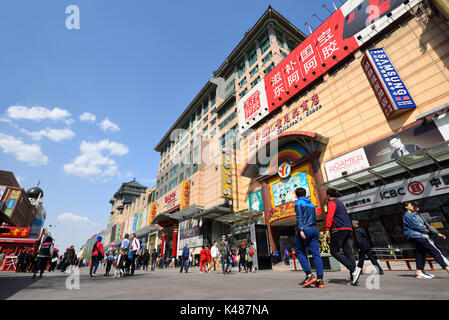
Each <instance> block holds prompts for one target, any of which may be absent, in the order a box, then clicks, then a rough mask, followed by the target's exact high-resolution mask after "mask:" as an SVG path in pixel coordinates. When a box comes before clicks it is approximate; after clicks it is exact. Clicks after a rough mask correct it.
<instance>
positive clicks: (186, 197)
mask: <svg viewBox="0 0 449 320" xmlns="http://www.w3.org/2000/svg"><path fill="white" fill-rule="evenodd" d="M189 205H190V181H189V180H183V181H182V185H181V205H180V209H179V210H183V209H185V208H187V207H188V206H189Z"/></svg>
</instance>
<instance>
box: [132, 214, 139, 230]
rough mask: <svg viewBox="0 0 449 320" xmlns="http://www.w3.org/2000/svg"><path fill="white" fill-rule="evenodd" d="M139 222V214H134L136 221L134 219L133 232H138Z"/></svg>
mask: <svg viewBox="0 0 449 320" xmlns="http://www.w3.org/2000/svg"><path fill="white" fill-rule="evenodd" d="M138 220H139V214H138V213H137V212H136V213H134V219H133V224H132V229H131V232H135V231H136V229H137V221H138Z"/></svg>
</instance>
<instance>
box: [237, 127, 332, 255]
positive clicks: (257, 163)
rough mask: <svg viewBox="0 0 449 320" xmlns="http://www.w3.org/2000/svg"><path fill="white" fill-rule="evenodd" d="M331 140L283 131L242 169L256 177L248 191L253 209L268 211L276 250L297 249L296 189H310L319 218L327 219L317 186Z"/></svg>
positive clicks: (269, 228) (266, 219)
mask: <svg viewBox="0 0 449 320" xmlns="http://www.w3.org/2000/svg"><path fill="white" fill-rule="evenodd" d="M327 141H328V139H326V138H325V137H322V136H320V135H318V134H316V133H309V132H302V131H292V132H285V133H279V134H278V135H277V136H275V137H273V138H271V139H270V140H268V142H266V143H265V144H264V145H262V146H261V147H260V148H258V149H257V150H256V151H255V153H254V154H253V155H252V157H250V159H249V160H248V162H247V164H246V165H245V166H244V168H243V170H242V173H241V175H242V176H245V177H248V178H252V179H253V180H254V182H253V183H252V187H253V188H254V191H252V192H250V193H249V194H248V199H249V202H250V208H251V207H259V209H262V210H263V211H264V218H265V219H264V223H265V225H267V226H268V234H269V239H270V246H271V249H272V250H273V252H274V251H276V250H280V251H283V250H284V249H288V250H291V249H292V248H294V237H295V226H296V213H295V208H294V202H295V201H296V195H295V189H297V188H304V189H305V190H306V191H307V196H308V197H309V198H310V199H311V201H312V203H313V204H314V205H315V206H316V208H317V220H318V221H320V222H322V221H323V217H322V203H323V201H324V196H323V194H322V192H321V193H320V191H319V190H317V189H315V187H314V186H315V185H317V184H318V183H321V182H322V181H323V180H322V179H323V177H322V175H321V171H320V167H319V158H320V155H321V151H322V150H323V148H324V147H325V145H326V143H327ZM259 188H260V189H259ZM320 227H322V223H321V225H320Z"/></svg>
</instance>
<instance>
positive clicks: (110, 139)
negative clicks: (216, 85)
mask: <svg viewBox="0 0 449 320" xmlns="http://www.w3.org/2000/svg"><path fill="white" fill-rule="evenodd" d="M334 2H335V4H336V5H337V6H339V5H341V3H340V1H339V0H337V1H334ZM323 3H324V4H326V5H327V7H328V8H332V2H331V1H330V0H321V1H305V0H296V1H295V0H282V1H280V0H278V1H264V0H253V1H241V0H240V1H234V0H228V1H202V0H201V1H175V2H169V3H168V2H164V1H148V0H133V1H124V0H117V1H103V0H71V1H65V0H41V1H32V0H29V1H23V0H5V1H2V2H1V3H0V39H1V40H0V41H1V48H2V50H1V53H0V70H1V72H0V169H1V170H7V171H12V172H14V174H15V175H16V177H17V178H18V179H19V183H20V185H21V186H22V187H23V188H25V189H28V188H30V187H33V186H35V185H36V183H37V181H38V180H40V181H41V184H40V186H41V187H42V189H43V190H44V193H45V198H44V201H45V207H46V209H47V221H46V225H47V226H48V225H55V227H53V228H52V233H53V235H54V236H55V238H56V246H57V247H59V248H65V247H68V246H69V245H71V244H74V245H75V248H76V249H77V250H78V249H79V248H80V246H81V245H82V244H84V243H85V241H86V239H87V238H88V237H90V236H91V235H93V234H94V233H96V232H99V231H101V230H103V229H104V228H105V227H106V225H107V221H108V218H109V212H110V204H109V203H108V201H109V200H110V198H111V197H112V195H113V194H114V192H115V191H116V190H117V189H118V188H119V187H120V185H121V183H122V182H125V181H130V180H132V179H133V178H134V177H136V179H137V180H138V181H139V182H140V183H142V184H144V185H147V186H153V185H154V181H155V178H156V175H157V167H158V160H159V154H158V153H156V152H155V151H154V150H153V149H154V146H155V145H156V144H157V143H158V142H159V140H160V139H161V138H162V136H163V135H164V134H165V132H166V130H167V129H168V128H170V126H171V125H172V124H173V122H174V121H175V120H176V118H177V116H178V115H180V114H181V113H182V111H183V110H184V109H185V107H186V106H187V105H188V104H189V103H190V101H191V100H192V99H193V97H194V96H195V95H196V94H197V92H198V91H199V90H200V89H201V88H202V86H203V85H204V84H205V83H206V82H207V80H208V78H209V76H210V75H211V73H212V72H213V71H214V70H216V69H217V68H218V67H219V66H220V65H221V63H222V62H223V60H224V59H225V58H226V57H227V55H228V54H229V53H230V52H231V51H232V49H233V48H234V47H235V45H237V43H238V42H239V41H240V40H241V39H242V37H243V35H244V33H245V32H246V31H247V30H248V29H249V28H251V27H252V26H253V25H254V23H255V22H256V21H257V20H258V19H259V18H260V16H261V15H262V14H263V13H264V12H265V10H266V9H267V8H268V5H269V4H271V6H272V7H273V8H274V9H276V10H277V11H279V12H280V13H281V14H283V15H284V16H285V17H286V18H287V19H289V20H290V21H291V22H292V23H293V24H294V25H296V26H297V27H299V28H300V29H301V30H303V31H304V32H306V34H308V31H306V29H305V27H304V22H305V21H308V22H309V23H310V24H311V25H312V26H314V27H317V26H318V24H319V21H318V20H317V19H316V18H315V17H312V14H313V13H314V12H316V13H317V14H318V15H319V16H320V17H321V18H322V19H323V20H324V19H325V18H327V16H328V15H329V13H328V12H327V11H326V9H324V8H322V7H321V5H322V4H323ZM69 5H76V6H78V8H79V10H80V29H79V30H68V29H67V28H66V25H65V23H66V19H67V17H68V16H69V15H68V14H66V13H65V11H66V7H67V6H69ZM217 21H219V23H217ZM82 115H83V116H82ZM81 116H82V117H81Z"/></svg>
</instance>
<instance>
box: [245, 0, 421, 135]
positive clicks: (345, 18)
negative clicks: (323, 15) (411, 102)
mask: <svg viewBox="0 0 449 320" xmlns="http://www.w3.org/2000/svg"><path fill="white" fill-rule="evenodd" d="M419 2H421V0H411V1H409V2H408V4H407V5H405V4H404V1H401V0H396V1H386V0H353V1H347V2H346V3H344V4H343V5H342V6H341V7H340V8H339V9H338V10H337V11H335V12H334V13H333V14H332V15H331V16H330V17H329V18H328V19H327V20H326V21H324V22H323V23H322V24H321V25H320V26H319V27H318V28H317V29H316V30H315V31H314V32H313V33H312V34H311V35H310V36H308V37H307V38H306V39H305V40H304V41H303V42H302V43H301V44H300V45H299V46H298V47H296V48H295V49H294V50H293V51H292V52H290V54H289V55H288V56H287V57H285V58H284V59H283V60H282V61H281V62H280V63H279V64H278V65H277V66H276V67H275V68H273V70H271V71H270V72H269V73H268V74H267V75H266V76H265V77H264V81H263V82H264V84H265V86H264V87H265V88H264V89H265V92H266V100H267V104H268V113H270V112H272V111H274V110H276V109H277V108H278V107H280V106H282V105H283V104H284V103H285V102H286V101H288V100H289V99H290V98H291V97H293V96H294V95H295V94H297V93H298V92H300V91H302V90H303V89H304V88H306V87H308V86H309V85H311V84H312V83H313V82H315V80H317V79H319V78H320V77H321V76H322V75H324V74H325V73H326V72H328V71H329V70H330V69H331V68H333V67H334V66H335V65H336V64H338V63H340V62H341V61H343V60H345V58H347V57H349V55H351V54H352V53H353V52H354V51H356V50H357V49H359V48H360V46H361V45H363V44H365V43H366V42H367V41H369V40H370V39H371V38H373V37H374V36H376V35H377V34H378V33H379V32H380V31H382V30H383V29H385V28H386V27H387V26H389V25H390V24H391V23H392V22H394V21H395V20H396V19H398V18H399V17H400V16H402V15H403V14H404V13H406V12H407V11H408V10H409V8H411V7H413V6H415V5H416V4H418V3H419ZM253 89H254V88H253ZM253 94H254V92H253V91H250V92H249V93H248V94H247V95H245V96H244V97H243V98H242V99H241V100H242V101H247V100H248V99H250V97H251V96H252V95H253ZM263 95H264V94H263V93H262V92H261V93H260V97H263ZM405 101H407V100H403V101H402V102H405ZM398 102H399V101H398ZM249 105H251V106H253V104H252V103H250V104H249ZM256 106H257V104H256ZM248 110H249V111H248V112H246V113H245V112H243V111H244V107H243V102H242V107H241V108H239V113H240V114H241V118H239V120H240V122H239V129H240V131H241V132H244V131H246V130H247V129H249V128H250V127H252V126H253V125H254V124H255V123H257V122H258V121H260V120H261V119H262V118H264V117H265V116H266V114H264V113H263V112H259V113H257V117H255V118H254V119H251V120H252V122H251V121H249V119H247V120H246V121H245V119H244V118H245V116H249V115H250V113H253V112H252V111H253V107H251V108H248ZM258 110H261V111H264V108H263V106H261V108H260V109H258ZM268 113H267V114H268ZM253 114H254V113H253Z"/></svg>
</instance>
